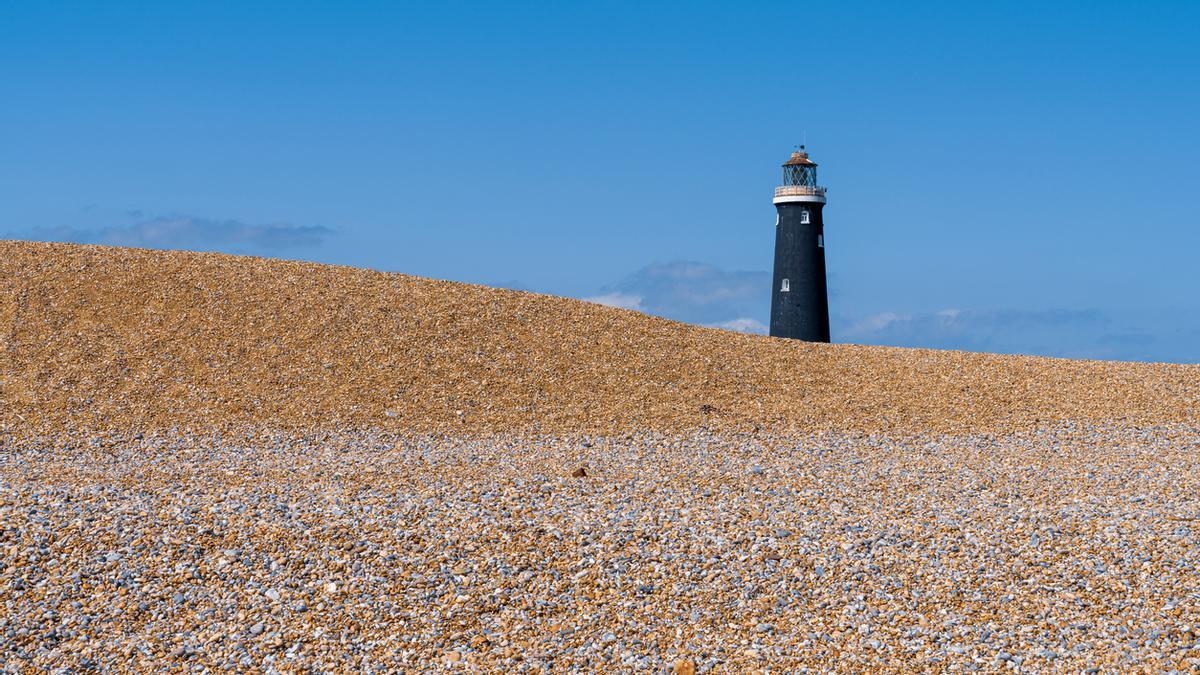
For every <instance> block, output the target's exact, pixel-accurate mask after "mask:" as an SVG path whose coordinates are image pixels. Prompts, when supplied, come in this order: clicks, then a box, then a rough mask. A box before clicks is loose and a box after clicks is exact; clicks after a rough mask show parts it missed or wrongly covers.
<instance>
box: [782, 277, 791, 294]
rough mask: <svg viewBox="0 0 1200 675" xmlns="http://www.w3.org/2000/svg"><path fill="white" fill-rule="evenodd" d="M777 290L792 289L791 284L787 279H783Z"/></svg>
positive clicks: (786, 290) (785, 291) (785, 290)
mask: <svg viewBox="0 0 1200 675" xmlns="http://www.w3.org/2000/svg"><path fill="white" fill-rule="evenodd" d="M779 290H780V291H783V292H784V293H787V292H788V291H790V290H792V285H791V283H789V282H788V280H787V279H784V280H783V283H782V284H780V285H779Z"/></svg>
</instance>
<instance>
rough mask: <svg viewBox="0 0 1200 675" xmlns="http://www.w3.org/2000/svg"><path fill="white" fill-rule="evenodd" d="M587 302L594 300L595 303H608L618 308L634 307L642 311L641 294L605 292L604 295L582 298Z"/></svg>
mask: <svg viewBox="0 0 1200 675" xmlns="http://www.w3.org/2000/svg"><path fill="white" fill-rule="evenodd" d="M584 300H586V301H587V302H594V303H596V304H597V305H608V306H609V307H617V308H619V309H636V310H638V311H642V296H640V295H631V294H628V293H606V294H604V295H594V296H592V297H590V298H584Z"/></svg>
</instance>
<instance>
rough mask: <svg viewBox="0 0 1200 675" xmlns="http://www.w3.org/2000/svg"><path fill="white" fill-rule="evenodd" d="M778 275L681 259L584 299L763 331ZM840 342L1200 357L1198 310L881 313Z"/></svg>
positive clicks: (849, 328)
mask: <svg viewBox="0 0 1200 675" xmlns="http://www.w3.org/2000/svg"><path fill="white" fill-rule="evenodd" d="M769 290H770V276H769V275H768V274H767V273H766V272H760V271H730V270H725V269H722V268H720V267H717V266H715V265H710V264H706V263H698V262H686V261H677V262H670V263H656V264H653V265H648V266H646V267H644V268H642V269H640V270H638V271H636V272H634V273H633V274H631V275H629V276H627V277H625V278H624V279H621V280H619V281H617V282H614V283H613V284H610V285H608V286H605V287H604V288H603V289H601V290H600V291H599V292H598V293H596V294H595V295H592V296H590V297H587V298H585V299H586V300H590V301H592V302H598V303H601V304H605V305H610V306H613V307H622V308H625V309H634V310H638V311H642V312H646V313H648V314H654V315H657V316H662V317H665V318H668V319H674V320H676V321H684V322H687V323H695V324H699V325H703V326H710V327H714V328H723V329H725V330H733V331H738V332H743V333H756V334H760V335H765V334H766V333H767V332H768V323H769V321H770V303H771V298H770V292H769ZM830 318H831V321H832V324H833V326H832V333H833V341H834V342H850V343H856V344H867V345H886V346H893V347H919V348H927V349H956V350H963V351H977V352H996V353H1007V354H1033V355H1039V356H1059V357H1068V358H1088V359H1112V360H1122V361H1172V362H1184V363H1191V362H1197V361H1200V339H1197V337H1198V336H1200V312H1198V311H1194V310H1192V311H1189V310H1184V309H1175V310H1139V311H1136V312H1130V311H1119V310H1100V309H1094V308H1091V309H979V308H955V307H947V308H941V309H932V310H930V311H925V312H899V311H882V312H875V313H863V314H855V313H853V312H852V311H845V310H844V309H843V311H842V312H836V308H835V314H834V315H833V316H831V317H830Z"/></svg>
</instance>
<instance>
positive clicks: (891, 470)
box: [0, 242, 1200, 674]
mask: <svg viewBox="0 0 1200 675" xmlns="http://www.w3.org/2000/svg"><path fill="white" fill-rule="evenodd" d="M0 355H2V356H0V553H2V555H3V558H2V559H0V607H2V608H3V610H0V662H2V663H3V666H4V667H5V668H6V669H7V670H8V671H11V672H30V671H32V672H38V671H52V672H75V671H87V670H92V669H97V670H100V671H109V672H159V671H164V670H176V671H178V672H185V671H187V672H212V671H218V670H221V671H223V670H245V671H267V672H313V671H317V672H343V671H370V672H396V671H403V672H435V671H468V672H670V673H678V674H688V673H694V672H735V673H742V672H755V671H761V672H806V671H807V670H810V669H811V671H813V672H830V671H836V672H848V673H850V672H852V673H860V672H873V671H878V672H911V671H921V672H961V671H964V670H966V671H972V670H979V671H997V670H1012V671H1019V672H1046V671H1061V672H1166V671H1172V670H1176V671H1180V672H1192V671H1196V670H1197V669H1200V573H1198V572H1200V570H1198V569H1197V566H1198V565H1200V531H1198V529H1197V528H1200V499H1198V498H1197V495H1198V494H1200V424H1198V422H1197V417H1198V415H1197V410H1198V400H1200V367H1197V366H1179V365H1162V364H1158V365H1154V364H1127V363H1103V362H1084V361H1066V360H1053V359H1041V358H1026V357H1010V356H996V355H986V354H967V353H956V352H936V351H924V350H902V349H886V348H876V347H857V346H850V345H810V344H800V343H794V342H789V341H782V340H773V339H769V338H762V337H754V336H745V335H738V334H734V333H729V332H725V331H718V330H712V329H703V328H696V327H692V326H686V325H682V324H677V323H673V322H669V321H664V320H661V319H656V318H653V317H648V316H645V315H641V314H637V313H634V312H627V311H622V310H616V309H610V308H606V307H600V306H596V305H590V304H587V303H582V302H577V301H573V300H566V299H562V298H553V297H548V296H538V295H533V294H527V293H519V292H513V291H501V290H494V289H488V288H482V287H477V286H468V285H463V284H453V283H448V282H438V281H430V280H426V279H418V278H413V277H407V276H403V275H395V274H382V273H376V272H370V271H364V270H355V269H348V268H339V267H330V266H322V265H314V264H305V263H293V262H286V261H277V260H263V259H257V258H241V257H233V256H224V255H215V254H195V253H178V252H150V251H140V250H132V249H114V248H103V247H91V246H70V245H60V244H30V243H18V242H0Z"/></svg>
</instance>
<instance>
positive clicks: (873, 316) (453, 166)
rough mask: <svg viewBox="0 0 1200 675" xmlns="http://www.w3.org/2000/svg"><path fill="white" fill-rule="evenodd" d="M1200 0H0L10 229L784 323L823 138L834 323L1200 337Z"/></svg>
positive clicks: (1120, 342) (1175, 351) (758, 325)
mask: <svg viewBox="0 0 1200 675" xmlns="http://www.w3.org/2000/svg"><path fill="white" fill-rule="evenodd" d="M1197 34H1200V3H1195V2H1171V1H1161V2H1151V3H1125V2H1122V3H1117V2H1107V1H1104V0H1095V1H1092V2H1070V1H1065V2H1054V3H1033V2H1027V3H1025V2H1002V3H963V2H919V1H917V2H906V3H882V2H874V3H873V2H863V3H831V2H820V3H797V2H755V3H727V2H720V3H718V2H704V1H701V0H695V1H693V2H688V3H683V2H656V3H644V2H605V1H598V2H590V3H551V2H522V1H520V0H511V1H508V2H503V3H499V2H494V3H484V2H454V1H450V2H439V3H409V2H353V1H346V2H338V3H333V2H325V3H320V2H296V1H292V2H287V3H284V2H266V1H264V2H245V3H211V2H187V1H177V2H170V3H144V2H127V1H120V0H113V1H112V2H105V3H95V2H54V3H35V2H24V3H3V4H0V102H2V104H0V238H13V239H38V240H55V241H78V242H90V243H106V244H115V245H127V246H144V247H151V248H184V249H194V250H217V251H226V252H232V253H247V254H254V255H266V256H272V257H282V258H292V259H304V260H313V261H318V262H326V263H336V264H343V265H353V266H359V267H370V268H374V269H380V270H386V271H397V272H404V273H407V274H415V275H420V276H427V277H435V278H441V279H451V280H457V281H466V282H471V283H482V284H488V285H495V286H504V287H510V288H518V289H523V290H530V291H535V292H541V293H551V294H555V295H563V296H569V297H575V298H586V299H592V300H595V301H601V302H606V303H609V304H614V305H618V306H623V307H628V308H631V309H636V310H640V311H645V312H649V313H653V314H658V315H661V316H665V317H668V318H672V319H676V320H680V321H688V322H693V323H698V324H704V325H712V326H720V327H724V328H728V329H731V330H743V331H750V332H756V331H757V332H761V331H763V330H765V328H764V324H765V323H766V322H767V314H768V309H769V303H770V291H771V288H770V276H769V272H770V265H771V261H772V251H773V246H774V222H775V212H774V207H773V206H772V204H771V201H770V200H771V196H772V190H773V188H774V186H775V185H777V184H778V183H779V180H780V169H779V165H780V164H781V163H782V162H783V161H785V160H786V159H787V157H788V155H789V153H790V152H791V151H792V149H793V147H794V146H795V145H796V144H800V143H805V144H807V147H808V150H809V151H810V153H811V154H812V158H813V159H814V160H815V161H817V162H818V163H819V164H820V168H819V179H820V182H821V184H823V185H825V186H827V187H828V189H829V203H828V205H827V207H826V209H825V214H824V215H825V223H826V232H825V237H826V254H827V260H828V268H829V282H830V305H831V314H832V319H833V340H834V341H835V342H854V343H860V344H888V345H898V346H914V347H935V348H948V349H970V350H983V351H995V352H1006V353H1026V354H1039V355H1046V356H1065V357H1073V358H1100V359H1123V360H1152V361H1174V362H1200V299H1197V296H1198V295H1200V270H1198V266H1197V264H1196V257H1197V252H1198V251H1200V200H1197V199H1196V195H1197V194H1198V193H1200V189H1198V188H1197V183H1198V182H1200V170H1198V169H1197V158H1198V157H1200V125H1197V123H1196V120H1198V119H1200V50H1198V49H1197V48H1196V41H1195V36H1196V35H1197Z"/></svg>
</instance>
